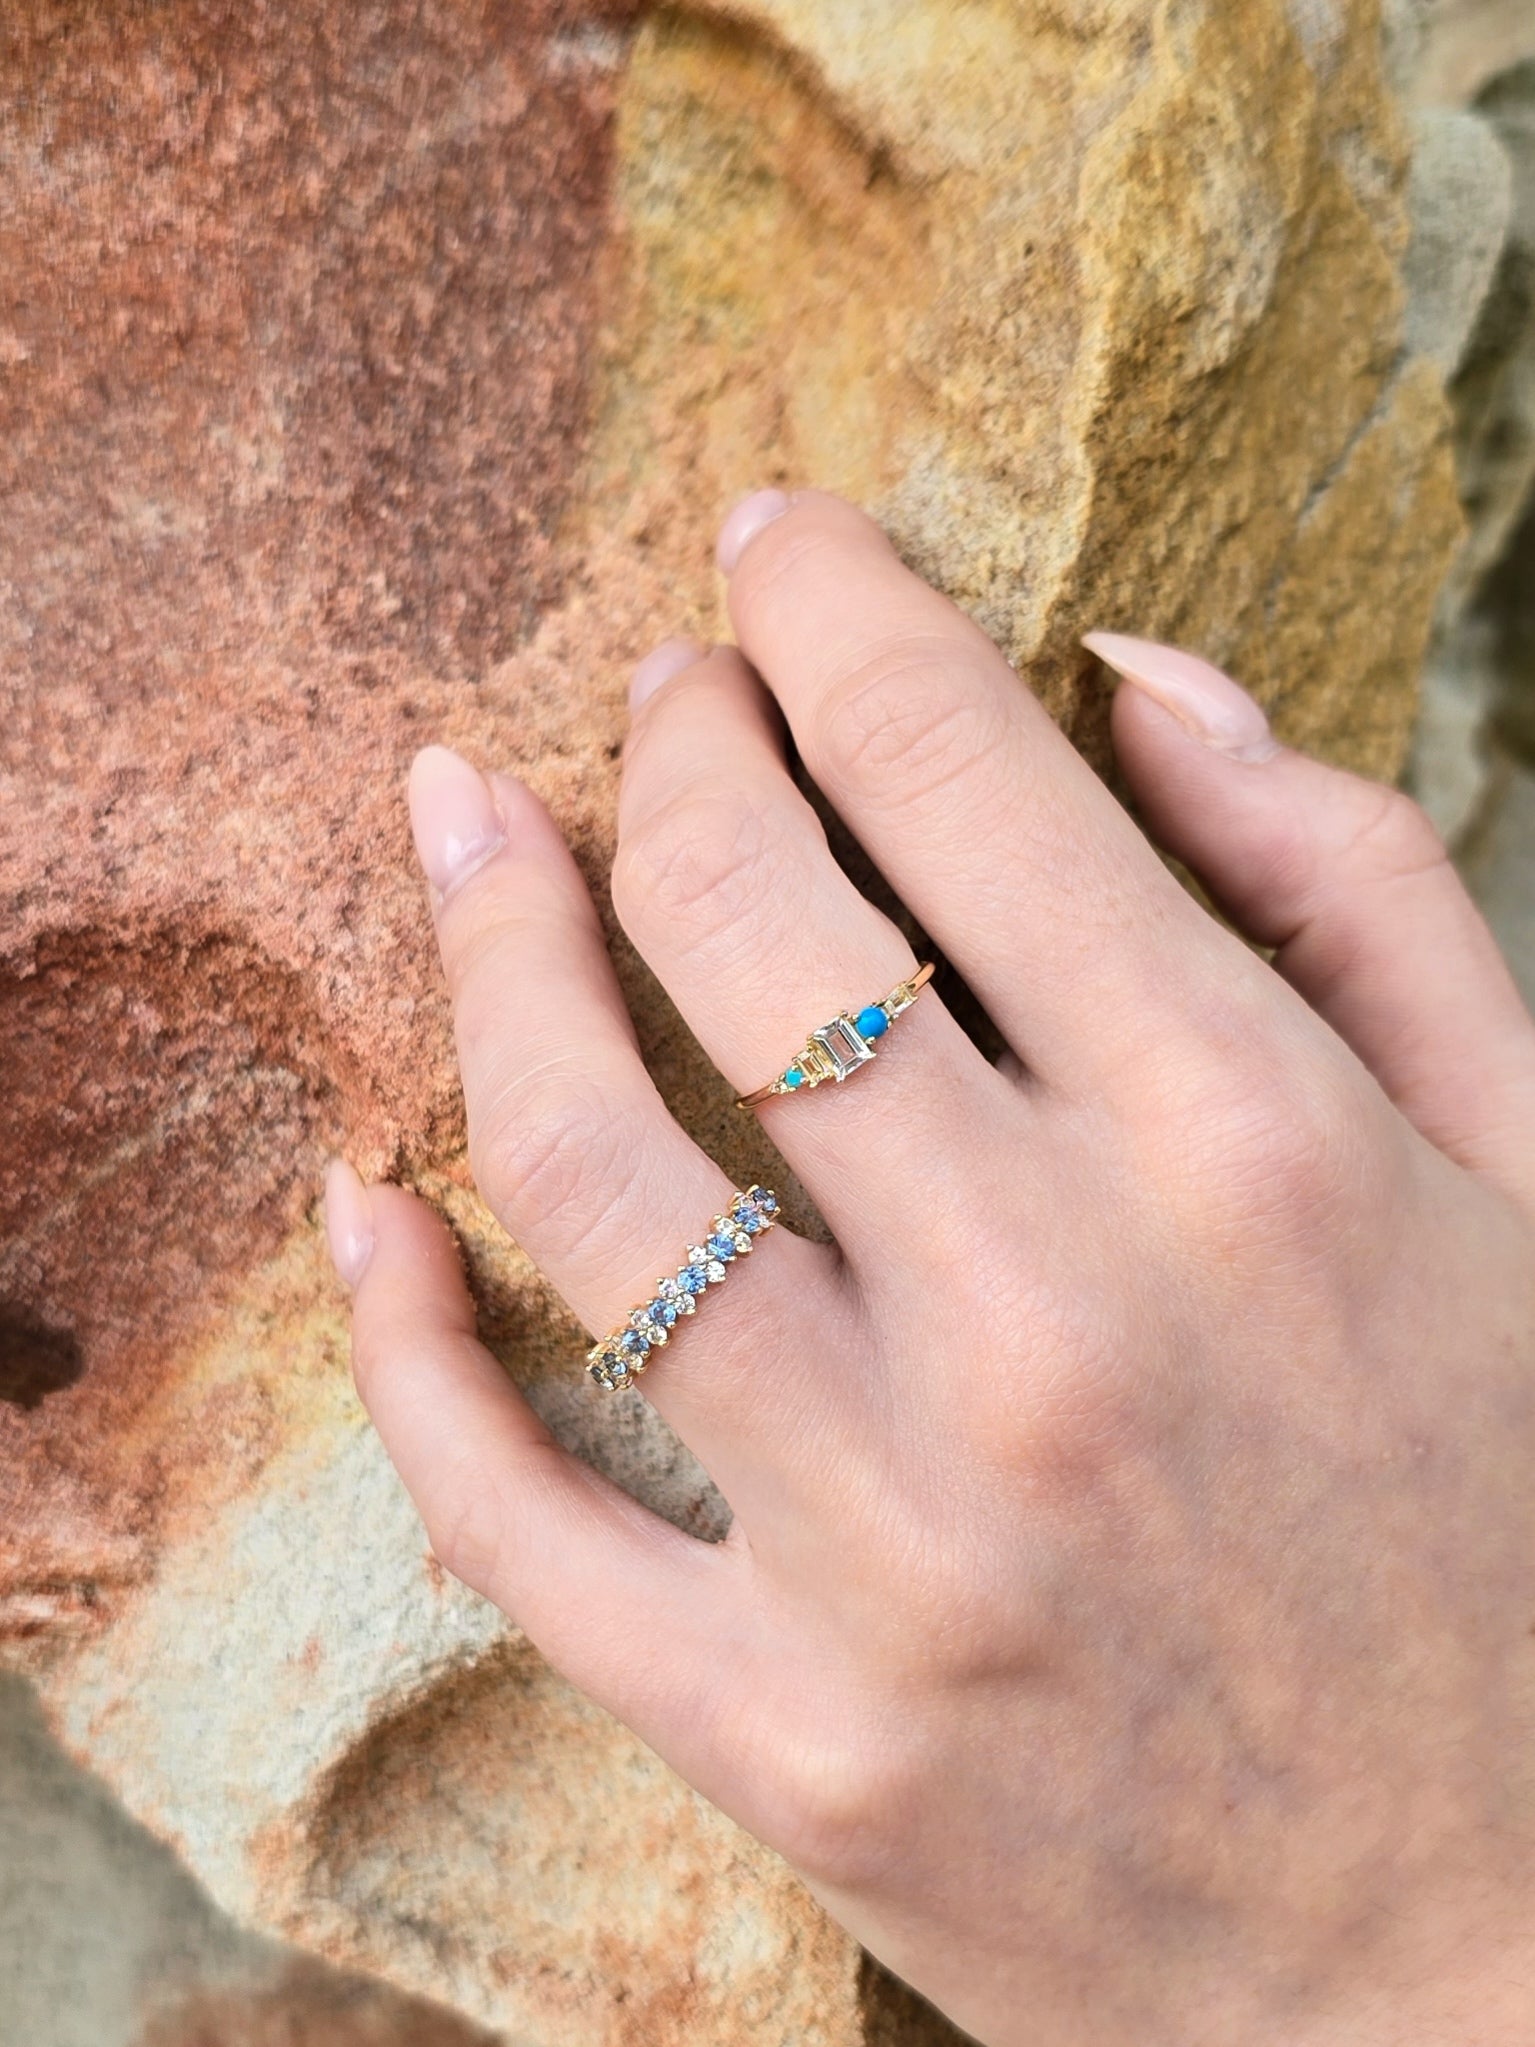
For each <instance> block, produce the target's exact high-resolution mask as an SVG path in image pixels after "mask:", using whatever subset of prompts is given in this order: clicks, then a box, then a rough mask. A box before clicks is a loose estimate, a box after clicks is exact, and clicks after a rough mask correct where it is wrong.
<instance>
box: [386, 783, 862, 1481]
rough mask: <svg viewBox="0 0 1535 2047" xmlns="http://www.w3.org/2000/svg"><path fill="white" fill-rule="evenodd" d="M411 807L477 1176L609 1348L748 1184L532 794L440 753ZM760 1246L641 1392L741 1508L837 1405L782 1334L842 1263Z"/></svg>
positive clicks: (806, 1245) (729, 1273) (820, 1305)
mask: <svg viewBox="0 0 1535 2047" xmlns="http://www.w3.org/2000/svg"><path fill="white" fill-rule="evenodd" d="M410 795H411V821H412V825H413V828H414V831H415V836H416V844H417V849H418V852H419V853H420V856H421V862H422V865H423V867H424V868H425V869H426V873H427V877H428V879H429V881H430V882H431V883H432V884H433V907H434V911H435V916H436V923H437V936H438V942H439V945H440V947H441V951H442V958H443V965H444V969H445V971H446V974H447V980H448V987H449V990H450V993H451V995H452V998H453V1011H454V1027H455V1035H456V1038H457V1044H458V1054H459V1064H460V1068H461V1071H462V1075H463V1083H464V1101H465V1107H466V1110H467V1114H468V1123H469V1150H470V1158H471V1162H472V1164H473V1167H474V1174H475V1180H476V1182H477V1184H478V1186H479V1188H480V1191H481V1193H482V1194H483V1196H484V1197H485V1200H486V1202H487V1203H488V1205H489V1206H490V1208H491V1210H492V1212H493V1213H494V1214H495V1215H496V1217H497V1219H498V1220H499V1221H500V1222H501V1223H502V1224H503V1226H504V1227H505V1228H506V1229H507V1230H508V1231H509V1232H510V1233H511V1235H512V1236H513V1237H514V1238H515V1239H516V1240H517V1242H518V1243H519V1244H520V1245H521V1246H522V1247H523V1249H524V1250H525V1251H526V1252H527V1253H528V1255H529V1257H530V1258H532V1259H533V1260H534V1262H535V1263H536V1264H537V1265H538V1266H539V1267H540V1268H541V1270H543V1271H544V1272H545V1273H547V1275H548V1277H549V1278H550V1280H551V1281H552V1283H553V1284H554V1285H555V1286H556V1287H557V1288H558V1289H559V1291H560V1293H561V1294H562V1295H563V1296H564V1298H565V1300H566V1301H568V1302H569V1304H570V1306H571V1307H572V1308H573V1309H574V1311H575V1312H576V1314H577V1315H578V1316H579V1317H580V1318H581V1320H582V1321H583V1322H584V1323H585V1324H586V1326H587V1327H588V1328H589V1329H590V1330H592V1331H593V1332H594V1334H597V1335H602V1334H605V1333H606V1332H607V1331H608V1330H610V1329H613V1328H614V1327H615V1326H616V1325H619V1324H621V1323H622V1322H623V1321H624V1320H625V1319H626V1318H627V1316H628V1313H629V1310H630V1309H631V1308H632V1307H634V1306H635V1305H636V1304H637V1303H640V1302H643V1301H645V1300H647V1299H650V1298H653V1297H655V1294H656V1288H657V1281H658V1278H660V1277H661V1276H662V1275H665V1274H666V1273H667V1272H668V1271H675V1269H676V1268H677V1265H678V1263H679V1261H681V1260H682V1259H683V1254H684V1252H685V1251H686V1249H687V1248H688V1247H689V1246H690V1245H692V1244H695V1243H698V1242H699V1241H700V1240H701V1239H702V1238H703V1237H704V1235H705V1234H706V1233H707V1227H708V1223H709V1220H710V1218H711V1216H713V1215H714V1214H716V1213H717V1212H718V1211H720V1210H721V1209H722V1208H723V1207H724V1205H725V1203H726V1202H727V1201H728V1199H729V1196H730V1192H731V1189H730V1184H729V1182H728V1181H727V1180H726V1179H725V1176H724V1174H723V1173H722V1172H721V1171H720V1169H719V1168H718V1166H716V1165H715V1164H714V1163H713V1162H712V1160H710V1159H709V1158H707V1157H706V1156H705V1154H704V1153H703V1152H702V1151H700V1150H699V1149H698V1147H697V1146H696V1145H695V1144H694V1143H693V1142H692V1140H691V1139H690V1138H689V1137H688V1136H687V1135H686V1133H685V1132H684V1131H683V1130H682V1129H681V1128H680V1126H679V1125H678V1124H677V1123H676V1121H675V1120H674V1119H673V1117H672V1116H671V1114H670V1112H669V1111H668V1109H667V1108H666V1105H665V1103H664V1102H663V1101H662V1100H661V1097H660V1095H659V1094H658V1093H657V1091H656V1089H655V1086H654V1084H653V1082H652V1081H651V1079H650V1076H649V1074H648V1073H647V1072H646V1070H645V1066H644V1062H643V1061H642V1059H641V1057H640V1053H639V1049H638V1046H637V1044H636V1041H635V1036H634V1029H633V1025H632V1023H631V1021H630V1018H629V1014H628V1011H627V1009H626V1008H625V1007H624V1003H623V999H622V996H621V994H620V992H619V988H618V982H617V978H616V976H615V975H614V973H613V968H612V963H611V961H610V960H609V958H608V955H607V950H606V947H605V946H604V944H603V939H602V931H601V927H600V925H599V924H598V921H597V915H596V910H595V908H594V906H593V903H592V900H591V897H590V895H589V894H588V892H587V889H586V885H585V883H584V882H583V881H582V879H581V875H580V872H579V870H578V869H577V867H576V864H575V861H574V860H573V859H572V857H571V854H570V852H569V849H568V848H567V847H566V845H565V842H564V840H563V839H562V838H561V836H560V834H559V831H558V830H557V828H556V827H555V824H554V821H553V820H552V818H550V816H549V814H548V812H547V811H546V810H545V809H544V807H543V805H542V804H541V803H540V802H539V801H538V799H537V797H536V796H535V795H534V794H533V792H532V791H531V790H529V789H527V788H525V787H524V786H523V785H522V784H521V783H520V782H516V781H514V780H513V779H512V778H511V777H509V776H501V775H496V776H491V777H489V778H483V777H481V776H480V775H479V774H477V773H476V772H475V770H474V769H473V768H472V767H471V766H470V765H469V764H468V763H467V762H466V761H463V760H461V759H459V757H458V756H457V755H456V754H452V753H449V752H448V751H447V750H446V749H444V748H440V747H432V748H428V749H427V750H426V751H425V752H424V753H423V754H421V755H419V756H418V757H417V760H416V763H415V766H414V767H413V769H412V771H411V788H410ZM759 1243H760V1255H756V1256H752V1257H750V1258H748V1257H746V1256H744V1255H741V1256H739V1258H738V1260H732V1265H731V1267H727V1268H726V1278H727V1283H726V1284H723V1285H716V1284H709V1285H708V1286H707V1289H706V1301H705V1304H704V1306H705V1311H704V1312H703V1313H702V1314H700V1315H699V1316H698V1317H697V1323H698V1326H697V1327H696V1328H695V1327H692V1326H689V1323H690V1318H688V1317H687V1316H682V1317H680V1318H679V1319H680V1321H681V1324H682V1327H683V1329H684V1330H685V1337H684V1340H683V1341H682V1342H680V1343H678V1344H677V1345H676V1346H675V1348H673V1347H672V1346H671V1345H670V1344H669V1343H668V1344H667V1346H666V1347H665V1349H664V1350H662V1349H660V1348H658V1349H657V1350H656V1351H654V1352H653V1353H652V1354H651V1356H650V1359H649V1360H648V1362H647V1368H646V1373H645V1377H644V1379H643V1380H642V1382H641V1384H642V1387H643V1390H644V1391H645V1393H646V1394H647V1395H648V1396H649V1398H650V1399H651V1400H652V1402H653V1403H654V1405H655V1406H656V1407H657V1408H658V1409H659V1410H660V1412H661V1413H662V1414H663V1415H665V1416H666V1418H667V1420H668V1421H669V1422H671V1424H672V1426H673V1427H674V1428H675V1429H676V1430H677V1432H678V1433H679V1435H681V1437H682V1438H683V1440H684V1441H685V1442H686V1443H688V1444H689V1445H690V1446H691V1448H692V1449H693V1450H694V1451H695V1452H696V1454H697V1455H698V1457H699V1458H700V1459H701V1460H702V1462H703V1463H704V1465H705V1467H706V1468H707V1470H708V1471H709V1472H710V1473H711V1474H712V1475H713V1477H714V1478H715V1479H716V1480H717V1481H718V1482H719V1484H720V1486H721V1487H722V1488H723V1489H724V1491H725V1494H726V1497H727V1498H728V1499H730V1501H731V1503H732V1505H734V1506H736V1507H737V1508H738V1509H739V1508H741V1507H743V1506H744V1505H745V1504H746V1495H748V1494H749V1493H750V1492H751V1491H752V1489H753V1487H754V1486H757V1485H761V1484H765V1483H771V1482H772V1472H773V1470H774V1468H775V1467H779V1466H782V1465H786V1464H787V1463H789V1462H791V1461H792V1459H793V1457H794V1454H795V1442H796V1439H797V1437H798V1435H799V1434H800V1432H802V1431H803V1430H805V1429H813V1428H814V1426H815V1424H816V1421H817V1419H818V1415H817V1413H816V1412H815V1411H814V1410H815V1408H816V1403H817V1401H818V1400H819V1399H820V1398H821V1391H820V1387H819V1383H818V1381H817V1379H816V1376H815V1374H814V1371H813V1370H812V1368H811V1365H810V1361H809V1359H808V1358H807V1357H805V1356H803V1355H802V1354H801V1352H800V1350H798V1349H796V1348H795V1347H793V1346H791V1345H789V1344H787V1343H784V1344H781V1345H778V1346H775V1345H774V1344H772V1343H770V1342H769V1341H768V1340H767V1339H766V1338H765V1337H764V1335H763V1333H762V1332H764V1331H767V1332H775V1331H793V1330H795V1329H797V1328H799V1327H800V1326H801V1324H802V1321H803V1315H804V1310H805V1307H806V1305H807V1304H808V1305H809V1307H810V1309H811V1313H812V1314H813V1315H814V1316H815V1318H816V1319H817V1320H819V1321H821V1322H822V1324H823V1326H827V1324H828V1323H829V1321H830V1319H831V1318H832V1317H833V1316H834V1314H835V1310H836V1304H837V1288H836V1286H835V1275H836V1269H837V1268H836V1260H835V1256H834V1254H833V1253H831V1252H830V1251H828V1250H827V1249H826V1248H825V1247H824V1246H822V1245H818V1244H813V1243H810V1242H808V1241H806V1240H805V1239H804V1238H800V1237H795V1236H793V1235H791V1234H790V1232H789V1231H787V1230H785V1229H775V1230H773V1231H772V1232H771V1234H770V1235H768V1236H766V1237H763V1238H761V1239H759ZM732 1267H736V1268H738V1269H732ZM716 1296H718V1297H716ZM673 1326H674V1327H676V1326H677V1325H675V1324H674V1325H673ZM780 1350H781V1351H782V1355H780V1354H779V1352H780ZM770 1353H771V1355H770ZM807 1407H808V1408H809V1409H810V1410H812V1411H811V1412H809V1413H808V1414H807V1413H805V1412H804V1411H803V1410H804V1409H805V1408H807ZM780 1444H781V1446H782V1456H781V1457H775V1456H774V1454H773V1453H774V1449H775V1446H777V1445H780ZM748 1453H749V1454H748Z"/></svg>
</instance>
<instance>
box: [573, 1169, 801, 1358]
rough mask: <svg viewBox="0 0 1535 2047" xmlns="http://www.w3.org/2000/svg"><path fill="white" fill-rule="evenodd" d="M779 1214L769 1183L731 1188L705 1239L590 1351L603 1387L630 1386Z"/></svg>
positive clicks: (689, 1247) (694, 1245)
mask: <svg viewBox="0 0 1535 2047" xmlns="http://www.w3.org/2000/svg"><path fill="white" fill-rule="evenodd" d="M777 1220H778V1197H777V1196H776V1195H775V1194H774V1192H773V1190H772V1188H771V1187H748V1188H747V1190H746V1192H745V1193H744V1194H742V1193H741V1192H739V1190H738V1191H737V1192H736V1193H734V1194H732V1195H731V1197H730V1200H729V1201H728V1202H727V1203H726V1206H725V1210H724V1213H723V1214H721V1215H717V1216H716V1217H715V1218H714V1220H713V1222H712V1223H711V1224H710V1225H709V1229H708V1233H707V1234H706V1235H705V1237H704V1240H703V1242H702V1243H701V1244H690V1245H689V1246H688V1255H687V1257H686V1258H685V1259H684V1260H683V1261H682V1263H681V1264H680V1265H679V1266H678V1267H677V1270H676V1271H675V1272H673V1273H668V1274H667V1276H666V1277H665V1278H664V1279H659V1280H657V1281H656V1290H655V1293H654V1294H653V1295H652V1296H651V1298H650V1299H649V1300H648V1301H642V1302H641V1303H640V1305H639V1306H638V1307H637V1308H635V1309H634V1310H633V1311H632V1313H631V1314H630V1316H629V1319H628V1321H627V1322H626V1323H624V1324H623V1325H622V1326H621V1327H620V1328H618V1329H615V1330H614V1331H613V1332H612V1334H611V1335H609V1336H605V1337H603V1338H602V1340H601V1342H600V1343H594V1344H593V1345H592V1347H591V1349H590V1350H589V1351H588V1352H587V1354H586V1369H587V1371H588V1372H590V1373H591V1375H592V1377H593V1378H594V1379H595V1380H596V1381H597V1384H598V1385H599V1386H600V1387H602V1389H603V1390H604V1392H607V1393H616V1392H617V1391H618V1390H619V1388H620V1387H623V1386H632V1385H633V1384H634V1382H635V1380H636V1379H637V1378H638V1377H639V1375H640V1373H641V1372H643V1371H644V1369H645V1367H646V1366H647V1365H648V1364H649V1362H650V1354H651V1352H652V1351H655V1350H660V1349H661V1347H662V1346H663V1345H664V1344H665V1343H666V1341H667V1339H668V1338H669V1337H670V1335H671V1334H672V1331H673V1330H674V1329H675V1328H676V1326H677V1323H678V1321H679V1320H680V1319H681V1318H682V1317H683V1316H685V1315H692V1314H694V1313H696V1311H697V1308H698V1304H699V1302H700V1301H701V1300H702V1298H703V1296H704V1295H705V1294H706V1293H707V1292H708V1290H709V1288H710V1287H714V1286H718V1285H719V1283H720V1281H721V1280H723V1279H724V1278H725V1277H726V1275H727V1273H728V1272H729V1270H730V1267H731V1266H732V1265H733V1264H734V1263H735V1261H736V1260H737V1259H738V1258H744V1257H746V1256H747V1255H748V1254H749V1252H750V1251H751V1248H752V1243H753V1240H754V1239H755V1238H757V1237H759V1236H761V1234H762V1232H763V1231H764V1230H770V1229H771V1228H772V1227H773V1224H774V1223H775V1222H776V1221H777Z"/></svg>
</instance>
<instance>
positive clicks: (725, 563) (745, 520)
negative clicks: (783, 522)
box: [714, 490, 789, 576]
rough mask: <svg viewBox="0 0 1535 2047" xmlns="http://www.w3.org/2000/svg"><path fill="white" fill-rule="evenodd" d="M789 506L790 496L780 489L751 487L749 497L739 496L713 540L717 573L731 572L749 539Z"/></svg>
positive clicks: (733, 572) (754, 537) (769, 524)
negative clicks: (718, 570) (717, 567)
mask: <svg viewBox="0 0 1535 2047" xmlns="http://www.w3.org/2000/svg"><path fill="white" fill-rule="evenodd" d="M788 509H789V499H788V498H787V496H786V495H785V494H784V492H783V491H781V490H759V491H754V492H753V494H752V495H751V496H750V497H749V498H742V500H741V502H740V503H739V504H738V505H737V506H736V508H735V510H734V511H733V512H731V513H730V514H729V516H728V517H727V518H726V520H725V523H724V525H723V526H721V528H720V537H719V539H718V540H717V541H716V542H715V543H714V559H715V560H716V561H717V562H718V563H719V566H720V574H721V575H724V576H733V575H734V574H735V570H736V564H737V562H739V561H740V559H741V556H742V555H743V554H744V553H745V552H746V549H747V546H748V545H749V543H750V542H751V541H753V540H755V539H756V537H757V535H758V534H759V533H760V532H761V531H762V529H763V527H764V526H771V525H772V523H773V521H774V520H775V519H781V518H782V517H783V515H784V513H785V512H787V511H788Z"/></svg>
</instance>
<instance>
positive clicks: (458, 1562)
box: [426, 1471, 507, 1598]
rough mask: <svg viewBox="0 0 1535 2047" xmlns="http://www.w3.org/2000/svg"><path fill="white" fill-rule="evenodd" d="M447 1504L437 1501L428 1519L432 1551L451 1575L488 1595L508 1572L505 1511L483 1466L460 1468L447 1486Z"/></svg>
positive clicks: (497, 1492)
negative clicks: (468, 1468)
mask: <svg viewBox="0 0 1535 2047" xmlns="http://www.w3.org/2000/svg"><path fill="white" fill-rule="evenodd" d="M446 1500H447V1502H448V1504H445V1505H441V1506H437V1507H435V1508H434V1509H433V1510H432V1512H431V1515H430V1516H429V1518H428V1520H427V1524H426V1534H427V1540H428V1542H429V1543H430V1544H431V1546H432V1554H433V1556H435V1557H436V1559H437V1561H438V1562H439V1563H440V1564H441V1565H442V1567H443V1569H444V1570H445V1571H446V1572H448V1574H449V1575H450V1576H451V1577H454V1578H457V1579H458V1581H459V1583H460V1584H462V1585H467V1586H468V1587H469V1589H470V1590H471V1591H472V1592H478V1593H480V1594H481V1595H482V1596H483V1597H486V1598H489V1597H491V1596H492V1595H493V1590H494V1588H495V1587H496V1586H498V1585H499V1584H500V1583H501V1582H502V1579H503V1576H504V1565H505V1560H506V1547H507V1516H506V1512H505V1506H504V1502H503V1501H502V1498H501V1495H500V1493H499V1491H498V1490H497V1488H496V1487H495V1486H494V1485H492V1484H490V1483H488V1482H487V1480H486V1477H485V1474H484V1473H483V1471H468V1472H464V1473H462V1474H460V1476H459V1482H458V1483H456V1484H454V1485H453V1486H451V1487H449V1488H447V1489H446Z"/></svg>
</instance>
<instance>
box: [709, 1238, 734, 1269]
mask: <svg viewBox="0 0 1535 2047" xmlns="http://www.w3.org/2000/svg"><path fill="white" fill-rule="evenodd" d="M709 1249H710V1250H711V1251H712V1252H713V1253H714V1255H715V1257H716V1258H717V1259H718V1260H719V1261H720V1263H721V1264H722V1265H724V1264H727V1263H728V1262H729V1260H730V1259H732V1258H734V1256H735V1255H736V1247H735V1242H734V1239H733V1238H730V1237H711V1238H710V1239H709Z"/></svg>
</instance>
